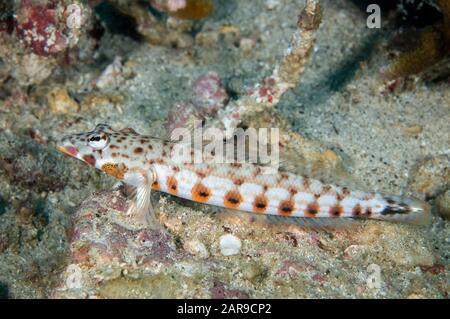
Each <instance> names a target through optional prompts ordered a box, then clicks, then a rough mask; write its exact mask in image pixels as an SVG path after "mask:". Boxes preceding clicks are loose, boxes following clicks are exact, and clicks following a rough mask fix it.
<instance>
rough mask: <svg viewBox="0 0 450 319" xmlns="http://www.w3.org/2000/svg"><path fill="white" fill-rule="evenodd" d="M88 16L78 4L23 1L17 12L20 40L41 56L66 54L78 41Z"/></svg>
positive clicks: (17, 27)
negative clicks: (80, 30) (79, 31)
mask: <svg viewBox="0 0 450 319" xmlns="http://www.w3.org/2000/svg"><path fill="white" fill-rule="evenodd" d="M84 14H85V11H84V9H83V8H82V6H81V4H78V3H76V2H73V3H72V2H68V1H48V2H47V3H45V4H40V3H36V2H35V1H32V0H22V1H21V3H20V6H19V8H18V10H17V13H16V16H17V22H16V33H17V37H18V38H19V39H20V40H21V41H22V42H23V43H25V44H26V46H27V47H28V48H30V49H31V51H32V52H33V53H35V54H37V55H41V56H47V55H51V54H56V53H58V52H62V51H64V50H66V49H67V48H68V47H70V45H71V44H74V42H76V35H77V34H76V33H77V30H76V29H80V27H81V25H82V23H83V22H84V21H83V20H85V18H86V17H85V16H84ZM71 42H72V43H71Z"/></svg>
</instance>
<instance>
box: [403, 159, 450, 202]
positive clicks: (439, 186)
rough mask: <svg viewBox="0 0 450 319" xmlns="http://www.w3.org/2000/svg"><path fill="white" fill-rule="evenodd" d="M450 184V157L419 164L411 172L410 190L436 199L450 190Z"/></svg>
mask: <svg viewBox="0 0 450 319" xmlns="http://www.w3.org/2000/svg"><path fill="white" fill-rule="evenodd" d="M449 183H450V155H448V154H444V155H439V156H436V157H433V158H429V159H426V160H424V161H423V162H421V163H419V164H418V165H417V166H416V167H415V169H414V170H413V171H412V172H411V179H410V182H409V185H408V190H409V191H411V192H413V193H416V194H423V195H425V196H426V197H431V198H432V197H435V196H437V195H438V194H439V193H441V192H442V191H444V190H445V189H447V188H448V186H449Z"/></svg>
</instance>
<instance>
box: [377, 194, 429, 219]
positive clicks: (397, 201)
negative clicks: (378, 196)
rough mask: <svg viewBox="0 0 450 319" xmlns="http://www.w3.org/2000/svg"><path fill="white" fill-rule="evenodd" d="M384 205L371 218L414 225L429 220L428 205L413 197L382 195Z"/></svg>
mask: <svg viewBox="0 0 450 319" xmlns="http://www.w3.org/2000/svg"><path fill="white" fill-rule="evenodd" d="M383 199H384V201H385V202H386V205H385V207H384V209H383V210H381V211H380V212H378V213H377V214H374V215H372V216H371V218H375V219H380V220H387V221H391V222H400V223H407V224H415V225H426V224H428V223H429V222H430V216H431V215H430V211H431V209H430V205H428V204H427V203H425V202H424V201H421V200H419V199H417V198H413V197H402V196H392V195H386V196H383Z"/></svg>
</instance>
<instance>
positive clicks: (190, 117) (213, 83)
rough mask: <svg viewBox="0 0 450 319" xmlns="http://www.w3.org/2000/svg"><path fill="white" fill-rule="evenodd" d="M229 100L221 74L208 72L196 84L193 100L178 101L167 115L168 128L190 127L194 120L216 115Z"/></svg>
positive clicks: (170, 129) (171, 129)
mask: <svg viewBox="0 0 450 319" xmlns="http://www.w3.org/2000/svg"><path fill="white" fill-rule="evenodd" d="M227 102H228V94H227V92H226V91H225V89H224V88H223V87H222V84H221V80H220V77H219V75H218V74H217V73H216V72H212V71H211V72H208V73H206V74H204V75H202V76H200V77H199V78H198V79H197V80H196V81H195V84H194V87H193V93H192V101H191V102H181V103H177V104H176V105H175V106H174V107H173V108H172V110H171V111H170V113H169V115H168V117H167V124H166V129H167V130H168V131H169V132H172V131H173V130H174V129H175V128H177V127H190V125H191V124H193V121H194V120H200V119H204V118H206V117H209V116H211V115H214V114H215V113H216V112H217V111H218V110H220V109H221V108H223V107H224V106H225V105H226V104H227Z"/></svg>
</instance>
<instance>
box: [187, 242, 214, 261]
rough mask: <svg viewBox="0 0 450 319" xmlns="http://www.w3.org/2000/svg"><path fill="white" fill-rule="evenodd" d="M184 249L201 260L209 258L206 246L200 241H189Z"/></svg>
mask: <svg viewBox="0 0 450 319" xmlns="http://www.w3.org/2000/svg"><path fill="white" fill-rule="evenodd" d="M183 248H184V249H185V250H186V251H187V252H188V253H190V254H191V255H194V256H198V257H201V258H208V257H209V252H208V249H207V248H206V246H205V244H203V243H202V242H201V241H199V240H188V241H186V242H185V243H184V245H183Z"/></svg>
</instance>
